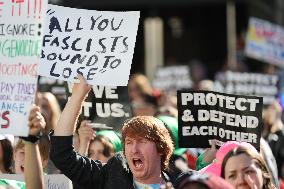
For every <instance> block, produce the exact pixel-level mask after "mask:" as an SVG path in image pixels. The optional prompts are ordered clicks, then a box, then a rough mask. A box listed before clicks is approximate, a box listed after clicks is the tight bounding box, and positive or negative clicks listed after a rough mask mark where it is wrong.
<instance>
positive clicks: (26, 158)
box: [0, 74, 284, 189]
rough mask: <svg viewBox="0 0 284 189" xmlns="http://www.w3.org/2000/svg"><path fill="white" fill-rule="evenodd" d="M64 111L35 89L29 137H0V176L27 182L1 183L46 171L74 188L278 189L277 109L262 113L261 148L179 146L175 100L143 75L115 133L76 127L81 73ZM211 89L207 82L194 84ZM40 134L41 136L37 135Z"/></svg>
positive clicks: (35, 185) (35, 186)
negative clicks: (62, 177) (60, 176)
mask: <svg viewBox="0 0 284 189" xmlns="http://www.w3.org/2000/svg"><path fill="white" fill-rule="evenodd" d="M78 78H79V80H80V83H76V84H74V87H73V93H72V95H71V97H70V99H69V100H68V102H67V103H66V106H65V107H64V109H63V111H62V112H61V110H60V106H59V105H58V102H57V101H56V98H55V97H54V95H53V94H51V93H46V92H45V93H38V95H37V98H36V100H35V103H36V104H37V105H38V106H34V107H33V108H32V110H31V112H30V117H29V124H28V125H29V136H28V137H20V138H17V137H14V136H10V135H0V173H2V174H24V175H25V182H17V181H13V180H7V179H1V177H0V188H14V189H17V188H27V189H30V188H31V189H41V188H44V186H43V182H44V179H43V175H44V174H54V173H61V174H64V175H65V176H67V177H68V178H69V179H70V180H71V181H72V183H73V188H75V189H76V188H77V189H80V188H81V189H88V188H96V189H114V188H115V189H120V188H121V189H126V188H127V189H128V188H130V189H132V188H133V189H159V188H165V189H172V188H176V189H189V188H193V189H194V188H200V189H203V188H212V189H215V188H216V189H217V188H218V189H230V188H248V189H273V188H281V189H283V188H284V186H283V179H284V163H283V159H284V138H283V137H284V128H283V123H282V120H281V115H282V108H281V106H280V105H279V103H278V102H274V103H273V104H271V105H270V106H267V107H265V108H264V110H263V123H264V128H263V132H262V137H263V138H262V139H261V147H260V152H258V151H257V150H256V149H255V148H254V147H253V146H252V145H250V144H248V143H245V142H238V141H230V142H226V143H224V144H223V145H222V146H221V147H220V148H219V149H217V147H216V144H215V143H214V142H213V143H212V146H211V148H209V149H197V148H190V149H188V148H180V147H179V144H178V121H177V112H178V111H177V97H176V95H173V94H174V93H165V92H164V91H160V90H158V89H154V88H152V87H151V84H150V82H149V80H148V79H147V77H146V76H144V75H142V74H134V75H132V76H131V77H130V80H129V85H128V89H129V99H130V103H131V106H132V110H133V117H132V118H130V119H128V120H127V121H125V123H124V124H123V125H122V127H121V131H120V133H118V132H115V131H111V130H102V131H95V130H94V129H93V128H92V123H91V121H89V120H84V121H82V122H81V124H80V126H79V128H76V126H77V121H78V117H79V114H80V111H81V107H82V103H83V102H84V100H85V98H86V96H87V95H88V92H89V91H90V90H91V86H90V85H88V84H87V83H86V82H85V80H84V78H83V77H82V76H80V75H79V76H78ZM195 88H196V89H199V90H212V81H209V80H204V81H199V83H198V84H196V85H195ZM39 133H42V134H41V136H40V137H39V135H38V134H39Z"/></svg>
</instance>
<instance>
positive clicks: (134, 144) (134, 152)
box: [131, 141, 138, 154]
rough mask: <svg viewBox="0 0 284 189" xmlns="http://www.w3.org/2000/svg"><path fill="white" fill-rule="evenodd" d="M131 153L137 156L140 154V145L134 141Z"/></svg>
mask: <svg viewBox="0 0 284 189" xmlns="http://www.w3.org/2000/svg"><path fill="white" fill-rule="evenodd" d="M131 153H132V154H136V153H138V143H137V142H136V141H134V142H133V143H132V145H131Z"/></svg>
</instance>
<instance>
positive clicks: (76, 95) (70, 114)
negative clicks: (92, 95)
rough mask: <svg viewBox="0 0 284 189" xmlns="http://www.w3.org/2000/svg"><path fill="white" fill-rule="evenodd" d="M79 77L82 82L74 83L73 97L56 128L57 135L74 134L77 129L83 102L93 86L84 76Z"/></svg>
mask: <svg viewBox="0 0 284 189" xmlns="http://www.w3.org/2000/svg"><path fill="white" fill-rule="evenodd" d="M78 78H79V80H80V83H75V84H74V87H73V89H72V95H71V98H70V100H69V101H68V102H67V104H66V106H65V108H64V110H63V112H62V114H61V116H60V118H59V121H58V124H57V125H56V127H55V128H54V135H55V136H70V135H73V133H74V131H75V126H76V121H77V119H78V116H79V114H80V110H81V107H82V104H83V102H84V100H85V98H86V96H87V94H88V92H89V91H90V89H91V86H90V85H88V84H87V83H86V81H85V79H84V78H83V76H81V75H78Z"/></svg>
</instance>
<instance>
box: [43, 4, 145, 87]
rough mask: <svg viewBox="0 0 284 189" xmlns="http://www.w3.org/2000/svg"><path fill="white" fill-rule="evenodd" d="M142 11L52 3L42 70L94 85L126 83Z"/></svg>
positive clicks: (62, 77)
mask: <svg viewBox="0 0 284 189" xmlns="http://www.w3.org/2000/svg"><path fill="white" fill-rule="evenodd" d="M139 15H140V13H139V12H138V11H134V12H110V11H94V10H83V9H74V8H67V7H60V6H55V5H50V6H49V10H48V11H47V19H46V24H47V26H48V27H46V30H45V35H44V37H43V49H42V52H41V62H40V66H39V74H40V75H42V76H47V77H53V78H55V79H60V80H65V81H70V82H73V81H74V78H76V76H77V74H81V75H83V76H84V77H85V78H86V80H87V82H88V83H89V84H91V85H94V84H96V85H105V86H126V85H127V83H128V78H129V74H130V67H131V63H132V57H133V52H134V46H135V41H136V34H137V29H138V21H139Z"/></svg>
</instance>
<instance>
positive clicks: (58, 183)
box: [0, 174, 73, 189]
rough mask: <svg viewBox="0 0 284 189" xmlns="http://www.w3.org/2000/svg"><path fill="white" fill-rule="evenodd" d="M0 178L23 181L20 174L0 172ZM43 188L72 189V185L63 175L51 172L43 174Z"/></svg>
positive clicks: (22, 176)
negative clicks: (51, 173) (50, 173)
mask: <svg viewBox="0 0 284 189" xmlns="http://www.w3.org/2000/svg"><path fill="white" fill-rule="evenodd" d="M0 178H1V179H10V180H17V181H21V182H23V181H24V180H25V178H24V175H22V174H0ZM44 188H46V189H72V188H73V185H72V182H71V180H69V179H68V178H67V177H66V176H65V175H62V174H53V175H44Z"/></svg>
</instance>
